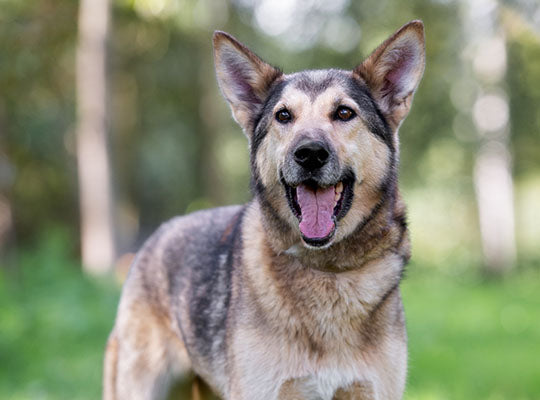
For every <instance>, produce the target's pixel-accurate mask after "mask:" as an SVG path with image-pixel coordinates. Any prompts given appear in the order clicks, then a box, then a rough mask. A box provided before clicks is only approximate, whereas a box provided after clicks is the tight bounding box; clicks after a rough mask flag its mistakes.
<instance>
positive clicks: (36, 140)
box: [0, 0, 540, 400]
mask: <svg viewBox="0 0 540 400" xmlns="http://www.w3.org/2000/svg"><path fill="white" fill-rule="evenodd" d="M102 5H103V6H104V8H102V7H101V6H102ZM101 10H104V11H103V12H102V11H101ZM412 19H422V20H423V21H424V24H425V28H426V40H427V42H426V46H427V68H426V72H425V75H424V79H423V81H422V83H421V85H420V87H419V89H418V92H417V94H416V97H415V101H414V104H413V108H412V111H411V114H410V115H409V117H408V119H407V120H406V121H405V122H404V124H403V126H402V128H401V130H400V137H401V149H402V150H401V170H400V175H401V188H402V192H403V196H404V198H405V200H406V202H407V204H408V207H409V223H410V227H411V232H412V233H411V234H412V242H413V257H412V261H411V264H410V265H409V267H408V273H407V278H406V280H405V281H404V283H403V293H404V301H405V306H406V311H407V316H408V330H409V340H410V346H409V350H410V357H409V358H410V371H409V381H408V387H407V393H406V396H405V398H406V399H426V400H427V399H429V400H431V399H490V400H499V399H540V361H539V359H540V3H538V1H537V0H504V1H503V0H470V1H467V0H461V1H459V0H411V1H397V0H396V1H394V0H364V1H352V0H333V1H328V0H305V1H300V0H288V1H287V0H273V1H271V0H230V1H222V0H200V1H196V0H110V1H107V0H94V1H91V0H90V1H87V0H83V1H82V2H81V3H79V2H77V1H73V0H41V1H39V2H36V1H30V0H0V257H1V258H0V398H2V399H64V398H66V399H67V398H70V399H95V398H99V396H100V390H101V389H100V387H101V383H100V380H101V363H102V354H103V349H104V344H105V341H106V337H107V334H108V332H109V331H110V329H111V327H112V324H113V321H114V315H115V309H116V304H117V301H118V296H119V293H120V285H121V282H122V280H123V278H124V276H125V274H126V271H127V269H128V267H129V262H130V261H131V259H132V256H133V253H134V252H135V251H136V250H137V248H138V247H139V246H140V245H141V243H142V242H143V241H144V240H145V239H146V238H147V237H148V236H149V235H150V234H151V232H152V231H153V230H155V229H156V227H157V226H158V225H159V224H160V223H161V222H163V221H165V220H167V219H168V218H170V217H172V216H174V215H178V214H183V213H187V212H191V211H194V210H197V209H200V208H206V207H212V206H218V205H224V204H233V203H240V202H245V201H246V200H248V199H249V198H250V192H249V170H248V164H249V163H248V151H247V140H246V138H245V137H244V136H243V134H242V133H241V131H240V129H239V128H238V127H237V126H236V125H235V124H234V122H233V120H232V118H231V116H230V112H229V110H228V108H227V105H226V103H225V101H224V100H223V99H222V97H221V96H220V94H219V90H218V87H217V84H216V80H215V77H214V71H213V58H212V48H211V35H212V32H213V31H214V30H216V29H220V30H225V31H227V32H230V33H231V34H233V35H235V36H236V37H237V38H239V39H240V40H241V41H243V42H244V43H246V44H247V45H248V46H249V47H250V48H252V49H254V50H255V52H256V53H257V54H259V55H260V56H261V57H262V58H263V59H265V60H267V61H269V62H270V63H272V64H274V65H278V66H280V67H282V68H283V69H284V71H285V72H292V71H295V70H299V69H306V68H309V69H317V68H325V67H330V66H334V67H335V66H337V67H341V68H353V67H354V66H355V65H356V64H358V63H359V62H361V61H362V60H363V58H364V57H366V56H367V55H368V54H369V53H370V51H371V50H373V49H374V48H375V47H376V46H377V45H378V44H379V43H380V42H381V41H382V40H384V39H385V38H386V37H387V36H388V35H390V34H391V33H392V32H393V31H394V30H396V29H397V28H398V27H400V26H401V25H403V24H404V23H406V22H408V21H409V20H412ZM103 43H107V46H103ZM84 171H86V172H84ZM185 398H187V397H185Z"/></svg>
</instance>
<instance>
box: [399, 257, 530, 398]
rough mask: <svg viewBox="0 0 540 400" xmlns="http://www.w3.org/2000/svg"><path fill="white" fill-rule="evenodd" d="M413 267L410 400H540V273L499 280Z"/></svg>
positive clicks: (408, 302) (408, 285)
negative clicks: (450, 274) (448, 274)
mask: <svg viewBox="0 0 540 400" xmlns="http://www.w3.org/2000/svg"><path fill="white" fill-rule="evenodd" d="M414 268H415V267H414V266H411V268H410V269H409V270H410V271H412V272H411V274H410V277H409V278H408V279H407V280H406V281H405V282H404V284H403V296H404V302H405V308H406V312H407V325H408V332H409V382H408V389H407V395H406V399H411V400H412V399H426V400H428V399H429V400H431V399H433V400H435V399H464V400H465V399H492V400H498V399H512V400H517V399H540V292H539V288H540V287H539V282H540V274H539V273H538V271H536V272H533V271H528V272H526V273H522V274H521V275H515V276H512V277H509V278H506V279H504V280H498V281H496V280H482V279H479V278H478V277H474V276H467V277H461V278H460V277H449V276H445V275H443V274H442V273H440V272H439V273H437V274H436V273H434V272H429V271H426V270H425V269H419V270H416V271H415V270H414ZM471 275H472V274H471Z"/></svg>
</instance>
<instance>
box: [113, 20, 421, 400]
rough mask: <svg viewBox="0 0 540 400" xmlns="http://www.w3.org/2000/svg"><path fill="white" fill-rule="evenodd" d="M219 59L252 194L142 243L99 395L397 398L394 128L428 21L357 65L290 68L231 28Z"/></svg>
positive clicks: (401, 382) (399, 348)
mask: <svg viewBox="0 0 540 400" xmlns="http://www.w3.org/2000/svg"><path fill="white" fill-rule="evenodd" d="M214 52H215V63H216V71H217V78H218V82H219V86H220V88H221V91H222V92H223V95H224V96H225V98H226V99H227V101H228V102H229V105H230V107H231V109H232V113H233V116H234V118H235V120H236V121H237V122H238V124H239V125H240V126H241V127H242V129H243V130H244V132H245V134H246V135H247V137H248V139H249V146H250V152H251V169H252V189H253V192H254V198H253V200H252V201H251V202H249V203H248V204H246V205H244V206H233V207H223V208H217V209H213V210H207V211H201V212H196V213H194V214H191V215H187V216H183V217H178V218H174V219H173V220H171V221H169V222H167V223H166V224H164V225H163V226H162V227H161V228H160V229H159V230H158V231H157V232H156V233H155V234H154V235H153V236H152V237H151V238H150V239H149V240H148V241H147V242H146V244H145V245H144V247H143V248H142V250H141V251H140V252H139V253H138V255H137V258H136V260H135V262H134V264H133V266H132V268H131V271H130V273H129V277H128V279H127V281H126V283H125V286H124V290H123V293H122V298H121V301H120V306H119V309H118V316H117V319H116V324H115V327H114V329H113V331H112V333H111V336H110V339H109V342H108V345H107V352H106V360H105V388H104V398H105V399H108V400H112V399H156V398H162V397H164V396H166V392H167V390H168V388H169V386H170V384H171V383H172V382H173V381H174V379H176V378H178V377H181V376H186V375H187V376H193V375H195V376H197V377H200V378H201V379H202V380H203V381H204V382H206V383H207V384H208V385H209V386H210V388H212V390H213V391H214V392H215V393H216V394H217V395H219V396H220V397H221V398H223V399H228V400H272V399H309V400H311V399H379V400H381V399H400V398H401V397H402V395H403V390H404V386H405V379H406V374H407V335H406V331H405V318H404V313H403V305H402V301H401V294H400V289H399V283H400V280H401V278H402V274H403V269H404V265H405V264H406V263H407V261H408V259H409V239H408V233H407V225H406V218H405V208H404V205H403V203H402V200H401V198H400V194H399V191H398V185H397V174H398V159H399V150H398V142H399V140H398V134H397V132H398V128H399V126H400V124H401V122H402V121H403V119H404V118H405V116H406V115H407V113H408V112H409V109H410V107H411V102H412V99H413V94H414V92H415V90H416V88H417V86H418V83H419V81H420V78H421V76H422V73H423V70H424V62H425V50H424V30H423V24H422V22H420V21H412V22H410V23H408V24H407V25H405V26H403V27H402V28H401V29H399V30H398V31H397V32H396V33H394V34H393V35H392V36H391V37H390V38H388V39H387V40H386V41H385V42H384V43H383V44H382V45H380V46H379V47H378V48H377V49H376V50H375V51H374V52H373V53H372V54H371V55H370V56H369V57H368V58H367V59H366V60H365V61H364V62H362V63H361V64H360V65H358V66H357V67H356V68H355V69H354V70H352V71H346V70H339V69H327V70H317V71H302V72H298V73H293V74H290V75H289V74H283V73H282V72H281V71H280V70H279V69H276V68H274V67H272V66H270V65H269V64H267V63H265V62H264V61H262V60H261V59H260V58H259V57H257V56H256V55H255V54H254V53H252V52H251V51H250V50H249V49H247V48H246V47H245V46H244V45H242V44H241V43H239V42H238V41H236V40H235V39H234V38H233V37H231V36H230V35H228V34H227V33H224V32H216V33H215V34H214Z"/></svg>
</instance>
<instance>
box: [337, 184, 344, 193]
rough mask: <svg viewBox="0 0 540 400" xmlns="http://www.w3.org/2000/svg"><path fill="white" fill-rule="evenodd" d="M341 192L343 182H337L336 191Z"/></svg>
mask: <svg viewBox="0 0 540 400" xmlns="http://www.w3.org/2000/svg"><path fill="white" fill-rule="evenodd" d="M341 192H343V182H339V183H338V184H337V185H336V193H341Z"/></svg>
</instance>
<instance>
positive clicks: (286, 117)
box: [276, 108, 292, 124]
mask: <svg viewBox="0 0 540 400" xmlns="http://www.w3.org/2000/svg"><path fill="white" fill-rule="evenodd" d="M276 119H277V120H278V122H280V123H282V124H286V123H287V122H289V121H291V120H292V115H291V113H290V112H289V110H287V109H286V108H282V109H281V110H279V111H278V112H277V113H276Z"/></svg>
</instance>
